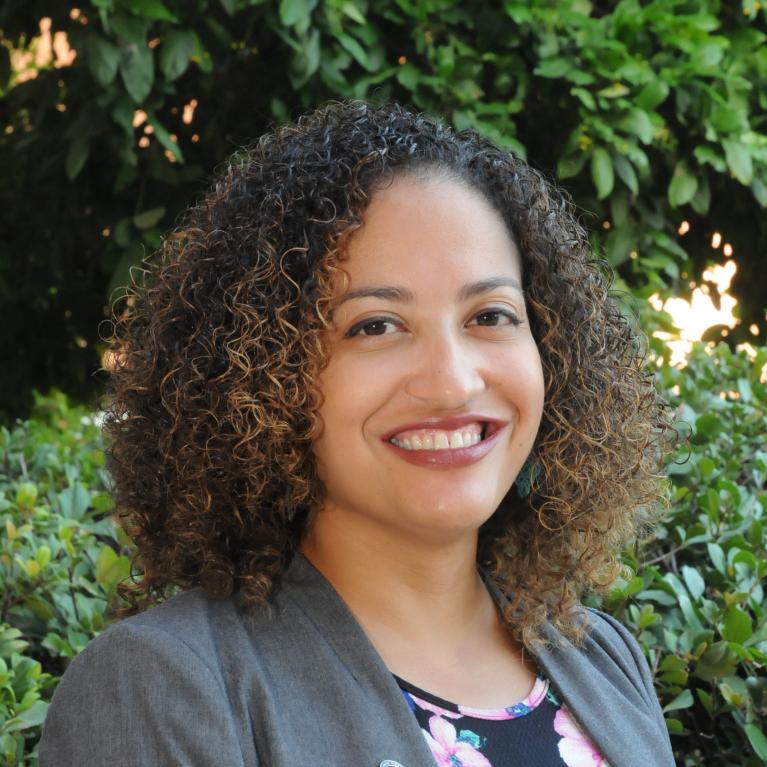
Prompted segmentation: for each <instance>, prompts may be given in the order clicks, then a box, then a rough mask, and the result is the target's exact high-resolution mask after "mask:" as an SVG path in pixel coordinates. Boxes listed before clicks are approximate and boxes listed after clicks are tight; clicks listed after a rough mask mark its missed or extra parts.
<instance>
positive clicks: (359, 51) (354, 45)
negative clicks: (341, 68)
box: [338, 32, 375, 72]
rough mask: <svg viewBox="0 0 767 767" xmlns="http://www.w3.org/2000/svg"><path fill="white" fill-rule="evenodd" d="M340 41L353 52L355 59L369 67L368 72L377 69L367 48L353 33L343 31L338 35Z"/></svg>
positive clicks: (348, 50)
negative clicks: (371, 61)
mask: <svg viewBox="0 0 767 767" xmlns="http://www.w3.org/2000/svg"><path fill="white" fill-rule="evenodd" d="M338 42H339V43H341V45H342V46H343V47H344V49H345V50H346V51H347V53H349V54H351V56H352V57H353V58H354V60H355V61H356V62H357V63H358V64H360V65H361V66H362V67H364V68H365V69H367V71H368V72H372V71H373V70H374V69H375V67H374V66H372V65H371V63H370V58H369V57H368V54H367V52H366V51H365V49H364V48H363V47H362V46H361V45H360V44H359V43H358V42H357V41H356V40H355V39H354V38H353V37H352V36H351V35H347V34H346V33H345V32H342V33H341V34H340V35H338Z"/></svg>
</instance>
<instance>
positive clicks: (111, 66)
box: [85, 32, 120, 86]
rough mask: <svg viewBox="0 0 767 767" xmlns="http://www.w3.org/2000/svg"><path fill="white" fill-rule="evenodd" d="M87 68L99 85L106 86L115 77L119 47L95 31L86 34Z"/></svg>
mask: <svg viewBox="0 0 767 767" xmlns="http://www.w3.org/2000/svg"><path fill="white" fill-rule="evenodd" d="M85 55H86V58H87V60H88V68H89V69H90V70H91V74H92V75H93V77H94V78H95V79H96V82H98V84H99V85H102V86H106V85H109V83H111V82H112V80H114V79H115V75H116V74H117V67H118V65H119V64H120V49H119V48H118V47H117V46H116V45H114V44H113V43H111V42H110V41H109V40H107V39H105V38H103V37H102V36H101V35H99V34H97V33H95V32H94V33H91V34H90V35H88V40H87V43H86V46H85Z"/></svg>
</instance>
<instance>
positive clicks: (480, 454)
mask: <svg viewBox="0 0 767 767" xmlns="http://www.w3.org/2000/svg"><path fill="white" fill-rule="evenodd" d="M504 428H505V427H501V428H500V429H496V430H495V431H494V432H493V433H492V434H491V435H490V436H488V437H486V438H485V439H483V440H482V441H481V442H477V444H476V445H470V446H469V447H456V448H453V449H447V450H407V449H405V448H404V447H398V446H397V445H395V444H394V443H393V442H389V441H388V440H385V441H384V444H385V445H386V446H387V447H388V448H390V449H392V450H393V451H394V452H395V453H396V454H397V455H398V456H399V457H400V458H402V459H403V460H405V461H407V462H408V463H412V464H413V465H414V466H425V467H427V468H431V469H452V468H457V467H459V466H468V465H470V464H472V463H476V462H477V461H479V460H480V458H484V457H485V456H486V455H487V454H488V453H489V452H490V451H491V450H492V449H493V447H494V446H495V443H496V442H497V441H498V437H499V435H500V434H501V432H502V431H503V430H504Z"/></svg>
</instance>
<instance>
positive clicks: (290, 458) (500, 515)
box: [105, 102, 669, 646]
mask: <svg viewBox="0 0 767 767" xmlns="http://www.w3.org/2000/svg"><path fill="white" fill-rule="evenodd" d="M430 172H443V173H444V172H447V173H449V174H452V175H453V176H454V177H456V178H459V179H461V180H463V181H464V182H465V183H467V184H468V185H470V186H471V187H472V188H474V189H476V190H478V191H479V192H481V193H482V194H483V195H484V196H485V197H486V198H487V199H488V200H489V201H490V202H491V203H492V205H493V206H494V207H495V209H496V210H497V211H498V212H499V213H500V215H501V216H502V217H503V219H504V220H505V221H506V223H507V225H508V227H509V229H510V231H511V232H512V233H513V236H514V238H515V240H516V243H517V245H518V247H519V250H520V252H521V255H522V261H523V275H524V289H525V295H526V298H527V302H528V312H529V314H530V317H531V327H532V331H533V336H534V338H535V340H536V343H537V345H538V348H539V352H540V356H541V359H542V363H543V370H544V379H545V405H544V412H543V419H542V422H541V425H540V429H539V432H538V435H537V438H536V443H535V450H534V452H535V455H536V456H537V461H538V464H539V465H540V468H541V471H540V475H539V478H538V479H537V480H536V481H535V483H534V486H533V492H532V493H531V495H530V496H528V497H527V498H524V499H521V498H518V497H517V495H516V493H514V492H513V489H512V491H510V492H509V494H508V495H507V497H506V498H505V499H504V501H503V502H502V504H501V505H500V507H499V508H498V510H497V511H496V512H495V513H494V515H493V516H492V517H491V519H490V520H489V521H488V522H487V523H486V524H485V525H484V526H483V527H482V528H481V529H480V533H479V549H478V561H479V563H481V564H482V565H483V566H484V567H485V568H486V571H487V572H488V573H489V575H490V577H491V578H492V579H493V580H494V582H495V583H497V584H498V586H499V587H500V588H501V589H502V590H503V591H504V592H505V593H506V594H507V595H508V596H509V603H508V607H507V609H506V612H505V617H506V620H507V622H508V624H509V627H510V629H511V630H512V631H513V632H514V634H515V635H516V636H517V638H519V639H521V640H522V641H523V642H524V643H525V644H527V645H528V646H531V645H532V644H534V643H535V642H537V641H539V640H540V638H541V636H542V633H541V630H542V626H543V625H544V623H545V622H547V621H549V622H552V623H553V624H554V625H555V626H556V627H557V628H558V629H559V630H560V631H562V632H563V633H565V634H566V635H569V636H570V637H572V638H573V639H574V640H575V641H578V640H579V638H580V637H581V634H582V630H581V627H580V626H579V621H578V619H577V610H575V609H574V608H575V607H576V605H577V604H578V603H579V600H580V598H581V597H582V596H583V594H584V593H586V592H594V591H597V592H598V591H600V590H604V589H605V588H606V587H607V586H608V585H609V584H610V583H611V582H612V581H613V580H614V578H615V576H616V575H617V574H618V572H619V571H620V559H619V555H620V551H621V549H622V547H623V546H624V545H625V544H626V543H627V542H628V541H629V540H631V539H633V538H635V537H636V536H637V535H639V534H642V533H643V532H645V531H646V530H647V529H648V527H647V525H648V523H649V521H650V520H651V518H652V516H653V510H654V509H656V508H657V506H658V503H657V501H658V498H659V478H660V463H661V455H662V452H663V451H662V449H661V448H662V446H663V439H664V434H665V433H666V432H667V430H668V428H669V427H668V422H667V418H666V410H665V408H664V406H663V404H662V402H661V401H660V400H659V398H658V396H657V394H656V392H655V388H654V386H653V379H652V375H651V373H650V372H648V370H647V369H646V367H645V365H644V356H643V346H642V344H641V336H639V334H638V333H637V331H636V330H635V329H634V327H633V325H632V323H631V322H629V321H628V320H627V319H626V318H625V317H624V316H623V315H622V313H621V311H620V310H619V308H618V306H617V304H616V303H615V302H614V301H613V300H612V299H611V298H610V297H609V295H608V289H609V276H608V275H607V273H606V270H605V269H604V267H603V266H601V265H600V264H599V263H598V262H597V261H595V260H594V259H593V258H592V255H591V249H590V246H589V241H588V237H587V234H586V232H585V231H584V229H583V228H582V227H581V226H580V224H579V223H578V221H577V220H576V218H575V216H574V214H573V211H572V205H571V203H570V202H569V201H568V199H567V198H566V197H565V196H563V194H562V193H561V192H559V191H557V190H556V189H555V188H554V187H553V186H552V185H551V184H550V183H549V182H547V181H546V179H545V178H544V177H543V176H542V175H541V174H540V173H538V172H537V171H535V170H533V169H532V168H530V167H529V166H528V165H527V164H526V163H525V162H524V161H522V160H520V159H518V158H517V157H515V156H513V155H512V154H511V153H509V152H507V151H504V150H502V149H500V148H499V147H497V146H496V145H494V144H493V143H492V142H490V141H488V140H487V139H484V138H482V137H480V136H479V135H478V134H477V133H475V132H473V131H462V132H456V131H454V130H453V129H451V128H450V127H449V126H446V125H444V124H442V123H441V122H439V121H436V120H433V119H431V118H429V117H427V116H424V115H422V114H413V113H411V112H409V111H407V110H405V109H404V108H402V107H401V106H398V105H396V104H388V105H384V106H380V107H375V108H374V107H372V106H370V105H367V104H365V103H361V102H334V103H331V104H329V105H326V106H325V107H323V108H321V109H318V110H317V111H315V112H313V113H311V114H308V115H305V116H303V117H301V118H300V119H298V121H297V122H295V123H291V124H288V125H283V126H281V127H279V128H277V129H275V130H273V131H271V132H269V133H267V134H266V135H264V136H262V137H261V138H260V139H259V140H258V141H257V142H256V143H255V144H254V145H253V146H251V147H250V148H248V149H247V150H243V151H241V152H240V153H238V154H236V155H235V156H234V157H233V158H232V159H231V160H230V162H229V163H228V164H227V166H226V168H225V169H224V170H223V171H222V172H221V173H220V174H219V177H218V179H217V181H216V182H215V184H214V186H213V189H212V191H211V192H210V193H209V194H208V195H207V196H206V197H204V199H202V201H201V202H200V203H199V204H197V205H196V206H194V207H193V208H191V209H190V210H189V211H188V212H187V214H186V216H185V218H184V219H183V221H182V222H181V224H180V225H179V226H178V227H177V228H176V229H175V230H174V231H173V232H172V233H171V234H170V235H169V236H168V237H166V238H165V240H164V242H163V245H162V247H161V249H160V251H159V252H158V254H156V256H155V257H154V259H150V260H149V261H148V263H147V267H146V269H144V270H143V271H142V277H141V278H140V279H139V280H135V281H134V284H133V285H132V286H131V288H130V289H129V300H128V308H127V309H126V310H125V311H124V312H123V313H122V314H117V312H115V315H114V319H113V323H114V325H113V327H114V335H113V338H112V339H111V341H112V349H113V358H114V359H115V360H116V365H115V366H114V368H113V370H112V375H111V385H110V392H109V394H110V400H109V406H108V413H107V418H106V421H105V429H106V432H107V437H108V440H109V468H110V470H111V473H112V476H113V478H114V493H115V498H116V506H117V513H118V515H119V518H120V521H121V524H122V525H123V527H124V529H125V531H126V532H127V534H128V535H129V536H130V537H131V538H132V539H133V541H134V542H135V544H136V554H135V557H134V563H133V564H134V569H135V570H136V573H135V575H134V576H133V577H132V578H131V579H130V580H128V581H126V582H123V583H122V584H120V586H119V593H120V595H121V597H122V598H123V600H124V601H125V602H127V603H128V606H124V607H122V608H119V609H117V610H116V611H115V614H116V615H119V616H125V615H129V614H133V613H135V612H137V611H139V610H141V609H143V608H145V607H146V606H148V605H150V604H152V603H154V602H157V601H159V600H162V599H164V598H166V597H167V596H168V595H169V593H170V592H171V591H175V590H177V589H186V588H191V587H193V586H201V587H202V588H203V589H204V590H205V591H206V593H207V594H208V595H210V596H211V597H227V596H231V595H236V596H237V598H238V601H239V603H240V604H241V605H242V606H243V608H255V607H258V606H261V607H265V606H267V605H268V604H269V602H270V599H271V597H272V595H273V592H274V589H275V587H276V586H277V585H278V582H279V576H280V574H281V573H282V572H283V571H284V569H285V568H286V566H287V564H288V563H289V562H290V559H291V557H292V556H293V554H294V552H295V551H296V549H297V547H298V545H299V544H300V542H301V540H302V537H303V534H304V532H305V531H306V529H307V525H309V524H310V522H311V519H312V514H313V513H314V511H315V510H316V509H318V508H319V507H321V505H322V502H323V498H324V488H323V485H322V482H321V480H320V479H319V477H318V471H317V466H316V463H315V460H314V457H313V453H312V444H313V441H314V440H315V439H316V437H317V436H318V435H319V433H320V430H321V429H322V424H321V422H320V419H319V416H318V410H319V406H320V404H321V401H322V400H321V394H320V392H319V391H318V388H317V381H318V377H319V374H320V373H321V371H322V370H323V368H324V366H325V365H326V363H327V357H328V351H327V346H326V342H325V337H326V335H327V333H326V332H325V331H326V328H327V326H328V323H329V316H330V312H331V311H332V305H333V297H332V289H331V285H332V282H333V276H334V274H337V273H338V269H339V265H340V264H341V263H342V262H343V257H344V243H345V241H346V239H347V238H348V237H349V236H350V234H351V233H352V232H353V231H354V230H355V229H356V228H358V227H359V226H360V225H361V221H362V215H363V212H364V210H365V207H366V204H367V202H368V200H369V199H370V196H371V195H372V194H373V193H374V192H375V189H376V188H377V187H378V186H379V185H380V184H382V183H384V182H385V181H386V180H387V179H388V180H390V179H391V178H393V177H394V176H395V175H396V174H400V173H417V174H420V173H426V174H428V173H430Z"/></svg>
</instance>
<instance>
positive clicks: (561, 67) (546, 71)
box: [533, 59, 573, 79]
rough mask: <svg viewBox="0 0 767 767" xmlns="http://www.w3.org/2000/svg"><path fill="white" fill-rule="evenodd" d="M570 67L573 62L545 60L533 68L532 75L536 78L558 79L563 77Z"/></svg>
mask: <svg viewBox="0 0 767 767" xmlns="http://www.w3.org/2000/svg"><path fill="white" fill-rule="evenodd" d="M572 65H573V62H572V61H571V60H570V59H547V60H546V61H544V62H543V63H542V64H539V65H538V66H537V67H536V68H535V70H534V71H533V74H535V75H538V77H546V78H548V79H558V78H560V77H563V76H564V75H565V74H566V73H567V72H568V70H569V69H570V68H571V67H572Z"/></svg>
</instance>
